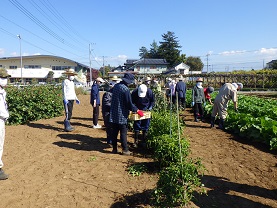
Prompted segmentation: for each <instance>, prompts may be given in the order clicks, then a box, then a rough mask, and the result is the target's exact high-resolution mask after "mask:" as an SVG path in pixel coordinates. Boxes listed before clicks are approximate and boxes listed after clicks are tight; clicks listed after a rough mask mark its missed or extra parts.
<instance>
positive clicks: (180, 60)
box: [178, 54, 187, 63]
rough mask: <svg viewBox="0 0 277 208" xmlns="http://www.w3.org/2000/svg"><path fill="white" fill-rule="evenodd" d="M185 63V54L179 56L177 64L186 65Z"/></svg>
mask: <svg viewBox="0 0 277 208" xmlns="http://www.w3.org/2000/svg"><path fill="white" fill-rule="evenodd" d="M186 61H187V57H186V54H181V56H180V57H179V59H178V62H179V63H186Z"/></svg>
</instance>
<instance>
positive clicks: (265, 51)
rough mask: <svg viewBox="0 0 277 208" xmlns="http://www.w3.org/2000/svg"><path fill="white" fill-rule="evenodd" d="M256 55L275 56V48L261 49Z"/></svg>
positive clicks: (276, 49) (276, 50)
mask: <svg viewBox="0 0 277 208" xmlns="http://www.w3.org/2000/svg"><path fill="white" fill-rule="evenodd" d="M258 53H260V54H263V55H271V56H274V55H277V48H261V49H260V50H259V51H258Z"/></svg>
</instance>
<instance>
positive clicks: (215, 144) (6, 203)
mask: <svg viewBox="0 0 277 208" xmlns="http://www.w3.org/2000/svg"><path fill="white" fill-rule="evenodd" d="M79 99H80V101H81V105H79V106H78V105H75V106H74V111H73V119H72V125H73V126H74V127H75V131H74V132H71V133H66V132H64V131H63V122H62V121H63V119H64V117H63V116H62V117H58V118H53V119H49V120H39V121H36V122H31V123H29V124H28V125H21V126H7V128H6V143H5V147H4V155H3V160H4V163H5V167H4V169H5V171H6V172H7V173H8V174H10V178H9V179H8V180H5V181H0V187H1V195H0V207H1V208H2V207H7V208H17V207H51V208H53V207H55V208H56V207H59V208H60V207H67V208H68V207H78V208H79V207H93V208H97V207H101V208H102V207H113V208H115V207H150V206H149V203H148V196H149V192H150V191H151V190H152V189H153V188H154V187H155V185H156V182H157V175H156V174H155V173H144V174H142V175H141V176H139V177H132V176H130V175H128V172H127V171H126V168H127V167H128V165H129V164H130V163H132V162H152V160H151V159H149V158H145V157H143V155H138V154H136V155H135V156H122V155H114V154H111V153H110V152H111V150H112V148H111V147H110V146H109V145H107V144H106V143H105V131H104V130H99V129H93V128H91V124H92V122H91V114H92V113H91V110H92V109H91V106H90V104H89V95H83V96H79ZM190 115H191V114H190V113H189V112H186V117H185V119H186V124H187V127H186V130H185V131H186V134H187V135H188V136H189V138H190V141H191V149H192V156H193V157H200V158H203V159H202V161H203V163H204V165H205V167H206V169H207V171H206V172H205V175H204V177H203V183H204V184H205V185H206V186H207V187H208V196H196V198H197V199H198V201H196V202H195V203H194V204H192V205H191V207H277V192H276V188H277V180H276V175H277V167H276V157H274V154H273V153H270V152H268V151H266V150H265V149H264V148H263V147H259V146H256V147H254V146H252V145H248V144H247V143H243V142H241V141H239V140H238V139H236V138H233V137H232V136H230V135H229V134H228V133H225V132H222V131H220V130H217V129H213V130H211V129H209V128H208V127H209V125H208V124H207V123H195V122H192V120H193V119H192V118H191V117H190ZM100 124H103V121H102V119H101V120H100ZM131 137H132V134H131V133H130V134H129V142H133V140H132V138H131ZM275 154H276V153H275ZM127 204H128V205H127Z"/></svg>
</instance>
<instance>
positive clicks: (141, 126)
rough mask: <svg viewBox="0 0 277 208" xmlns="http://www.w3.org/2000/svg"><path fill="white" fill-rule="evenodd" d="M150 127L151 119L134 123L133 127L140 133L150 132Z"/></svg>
mask: <svg viewBox="0 0 277 208" xmlns="http://www.w3.org/2000/svg"><path fill="white" fill-rule="evenodd" d="M149 126H150V118H148V119H143V120H137V121H134V126H133V127H134V130H135V131H140V130H142V131H148V129H149Z"/></svg>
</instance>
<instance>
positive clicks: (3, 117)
mask: <svg viewBox="0 0 277 208" xmlns="http://www.w3.org/2000/svg"><path fill="white" fill-rule="evenodd" d="M8 77H10V75H9V74H8V72H7V71H6V70H5V69H3V68H1V69H0V180H6V179H8V178H9V175H7V174H6V173H5V172H4V170H3V166H4V163H3V161H2V156H3V149H4V141H5V122H6V121H7V119H8V118H9V111H8V105H7V102H6V95H7V93H6V91H5V89H4V87H5V86H6V85H7V83H8Z"/></svg>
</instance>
